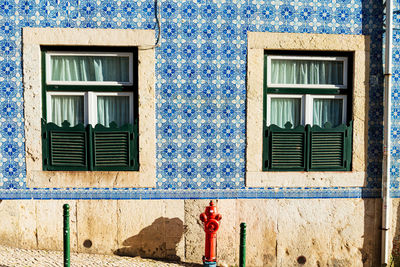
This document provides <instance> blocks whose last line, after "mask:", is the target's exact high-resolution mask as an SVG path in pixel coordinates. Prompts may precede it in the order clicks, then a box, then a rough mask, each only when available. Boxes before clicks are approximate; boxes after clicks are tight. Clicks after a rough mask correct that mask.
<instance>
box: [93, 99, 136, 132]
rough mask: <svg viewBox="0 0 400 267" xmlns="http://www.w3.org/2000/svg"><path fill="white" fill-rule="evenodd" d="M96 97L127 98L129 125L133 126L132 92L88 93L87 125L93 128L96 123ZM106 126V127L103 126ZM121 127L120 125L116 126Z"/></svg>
mask: <svg viewBox="0 0 400 267" xmlns="http://www.w3.org/2000/svg"><path fill="white" fill-rule="evenodd" d="M98 96H129V123H131V124H133V93H132V92H89V104H90V106H89V107H90V108H89V123H90V124H92V125H93V126H94V125H96V124H97V123H98V122H97V97H98ZM104 126H106V125H104ZM118 126H121V125H118Z"/></svg>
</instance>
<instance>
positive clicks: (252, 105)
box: [246, 32, 370, 187]
mask: <svg viewBox="0 0 400 267" xmlns="http://www.w3.org/2000/svg"><path fill="white" fill-rule="evenodd" d="M247 42H248V54H247V56H248V58H247V120H246V186H247V187H333V186H340V187H356V186H365V185H366V165H367V164H366V163H367V162H366V159H367V155H366V154H367V140H368V123H367V120H368V118H367V116H368V112H367V110H368V106H367V105H368V91H369V84H368V77H369V49H370V38H369V36H366V35H339V34H303V33H263V32H248V36H247ZM265 50H282V51H288V50H294V51H303V50H304V51H337V52H353V53H354V66H353V103H352V107H353V114H352V118H353V150H352V171H350V172H348V171H327V172H311V171H310V172H273V171H270V172H263V171H262V143H263V134H262V132H263V131H262V124H263V116H262V114H263V80H264V52H265ZM349 67H350V66H349Z"/></svg>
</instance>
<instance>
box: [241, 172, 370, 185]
mask: <svg viewBox="0 0 400 267" xmlns="http://www.w3.org/2000/svg"><path fill="white" fill-rule="evenodd" d="M365 183H366V173H365V172H356V171H353V172H348V171H337V172H333V171H328V172H273V171H270V172H247V173H246V186H248V187H335V186H339V187H359V186H361V187H362V186H365Z"/></svg>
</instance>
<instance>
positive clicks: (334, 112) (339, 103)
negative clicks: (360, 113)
mask: <svg viewBox="0 0 400 267" xmlns="http://www.w3.org/2000/svg"><path fill="white" fill-rule="evenodd" d="M342 116H343V100H342V99H314V103H313V124H314V125H319V126H321V127H322V126H324V124H325V123H326V122H330V123H331V124H332V126H333V127H335V126H338V125H339V124H341V123H342Z"/></svg>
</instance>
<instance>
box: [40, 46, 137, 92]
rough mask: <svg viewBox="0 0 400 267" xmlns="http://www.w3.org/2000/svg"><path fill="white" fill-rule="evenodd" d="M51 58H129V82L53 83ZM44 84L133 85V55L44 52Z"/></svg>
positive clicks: (127, 53) (126, 53) (123, 53)
mask: <svg viewBox="0 0 400 267" xmlns="http://www.w3.org/2000/svg"><path fill="white" fill-rule="evenodd" d="M51 56H104V57H128V58H129V82H119V81H53V80H52V79H51V69H52V65H51V60H50V59H51ZM46 84H48V85H100V86H101V85H103V86H104V85H128V86H130V85H133V53H129V52H68V51H61V52H58V51H48V52H46Z"/></svg>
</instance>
